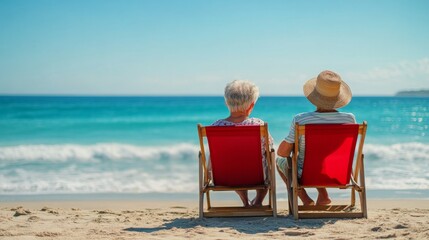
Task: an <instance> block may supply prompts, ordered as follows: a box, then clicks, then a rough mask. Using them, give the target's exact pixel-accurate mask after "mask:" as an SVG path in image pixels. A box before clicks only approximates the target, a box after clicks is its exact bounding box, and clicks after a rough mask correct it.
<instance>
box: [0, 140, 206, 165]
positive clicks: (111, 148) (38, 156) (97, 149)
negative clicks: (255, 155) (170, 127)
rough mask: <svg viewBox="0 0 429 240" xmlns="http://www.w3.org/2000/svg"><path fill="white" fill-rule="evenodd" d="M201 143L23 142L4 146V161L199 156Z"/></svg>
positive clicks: (1, 156) (1, 151) (0, 151)
mask: <svg viewBox="0 0 429 240" xmlns="http://www.w3.org/2000/svg"><path fill="white" fill-rule="evenodd" d="M197 152H198V146H196V145H192V144H177V145H170V146H153V147H148V146H137V145H129V144H119V143H100V144H94V145H77V144H63V145H20V146H10V147H0V161H1V162H13V161H19V162H22V161H24V162H67V161H80V162H91V161H100V160H103V161H108V160H111V161H115V160H117V161H119V160H127V159H128V160H139V161H140V160H144V161H149V160H158V159H170V158H175V159H186V158H195V156H196V154H197Z"/></svg>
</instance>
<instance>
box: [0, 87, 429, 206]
mask: <svg viewBox="0 0 429 240" xmlns="http://www.w3.org/2000/svg"><path fill="white" fill-rule="evenodd" d="M341 110H342V111H345V112H352V113H354V114H355V116H356V119H357V121H358V122H362V121H364V120H366V121H367V122H368V132H367V138H366V143H365V147H364V153H365V171H366V181H367V187H368V193H369V194H368V196H369V197H373V198H390V197H392V198H426V199H428V198H429V171H428V169H429V98H405V97H402V98H399V97H354V98H353V100H352V102H351V103H350V104H349V105H348V106H346V107H345V108H342V109H341ZM306 111H314V107H313V106H312V105H311V104H310V103H309V102H308V101H307V100H306V99H305V98H304V97H264V96H263V97H260V98H259V100H258V102H257V104H256V106H255V109H254V111H253V113H252V116H253V117H259V118H261V119H263V120H265V121H266V122H268V124H269V131H270V133H271V135H272V136H273V138H274V139H275V143H276V144H277V145H278V144H279V143H280V142H281V141H282V139H283V138H284V137H285V136H286V134H287V133H288V131H289V127H290V123H291V119H292V117H293V116H294V115H295V114H297V113H301V112H306ZM227 115H228V110H227V108H226V107H225V105H224V100H223V97H218V96H210V97H203V96H201V97H166V96H165V97H100V96H99V97H90V96H85V97H76V96H0V200H14V199H19V198H26V199H36V198H40V196H44V198H48V199H49V198H50V197H51V198H55V196H57V197H58V196H67V197H66V198H79V196H117V197H118V196H125V197H127V196H128V197H133V196H146V197H147V196H179V197H180V196H191V197H194V196H195V199H196V196H197V192H198V161H197V153H198V149H199V147H198V134H197V128H196V126H197V123H201V124H203V125H209V124H211V123H212V122H214V121H215V120H217V119H220V118H224V117H227ZM278 181H279V182H278V184H277V189H278V192H279V194H283V193H284V192H285V188H284V185H283V184H282V183H281V182H280V180H279V178H278ZM282 196H283V195H282ZM155 198H156V197H155ZM280 198H281V197H280Z"/></svg>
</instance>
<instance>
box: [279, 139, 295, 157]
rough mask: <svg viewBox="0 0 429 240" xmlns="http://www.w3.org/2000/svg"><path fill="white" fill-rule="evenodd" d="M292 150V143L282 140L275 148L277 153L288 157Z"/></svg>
mask: <svg viewBox="0 0 429 240" xmlns="http://www.w3.org/2000/svg"><path fill="white" fill-rule="evenodd" d="M292 150H293V143H288V142H286V141H282V142H281V143H280V145H279V148H278V149H277V155H279V156H281V157H289V156H290V154H291V153H292Z"/></svg>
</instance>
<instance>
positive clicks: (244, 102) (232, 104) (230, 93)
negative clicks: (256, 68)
mask: <svg viewBox="0 0 429 240" xmlns="http://www.w3.org/2000/svg"><path fill="white" fill-rule="evenodd" d="M224 97H225V103H226V105H227V106H228V109H229V111H230V112H240V111H246V110H247V109H249V107H250V105H251V104H252V103H256V101H257V100H258V97H259V88H258V87H257V86H256V85H255V84H254V83H252V82H250V81H248V80H234V81H232V82H230V83H228V84H227V85H226V87H225V96H224Z"/></svg>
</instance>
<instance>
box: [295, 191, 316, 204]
mask: <svg viewBox="0 0 429 240" xmlns="http://www.w3.org/2000/svg"><path fill="white" fill-rule="evenodd" d="M298 197H299V199H301V201H302V204H303V205H304V206H313V205H314V201H313V199H311V198H310V196H308V194H307V192H306V191H305V189H302V190H299V191H298Z"/></svg>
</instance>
